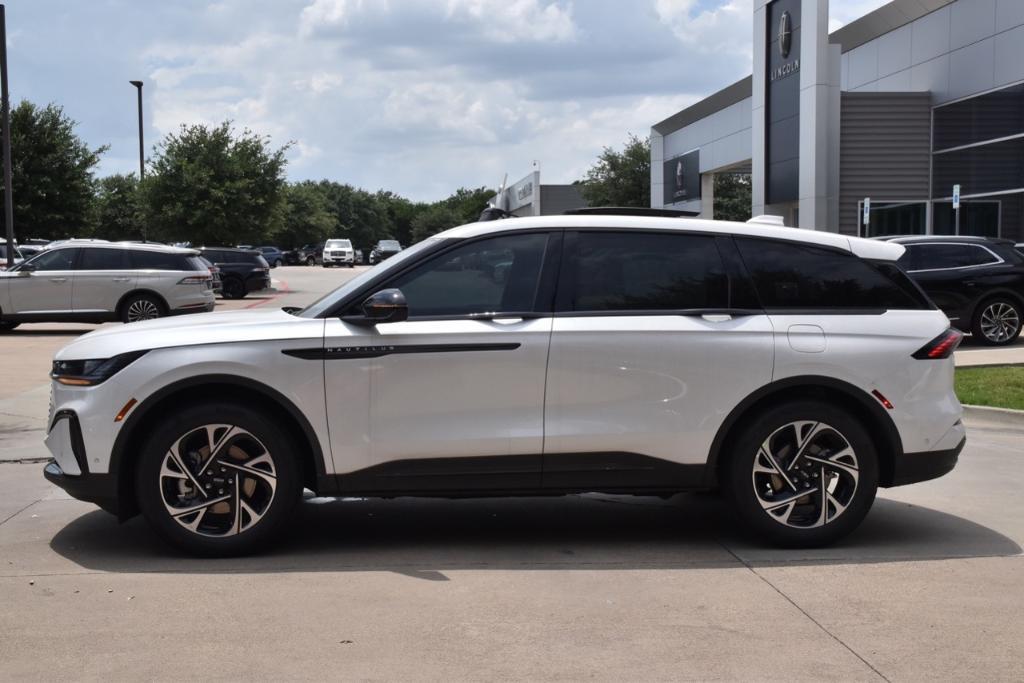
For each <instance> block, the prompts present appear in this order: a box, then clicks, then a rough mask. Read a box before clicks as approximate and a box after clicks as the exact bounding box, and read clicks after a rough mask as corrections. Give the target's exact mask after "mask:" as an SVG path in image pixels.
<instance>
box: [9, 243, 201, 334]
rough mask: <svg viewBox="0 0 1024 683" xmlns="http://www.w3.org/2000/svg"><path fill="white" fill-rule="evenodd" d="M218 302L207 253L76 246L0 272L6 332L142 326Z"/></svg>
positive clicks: (60, 247)
mask: <svg viewBox="0 0 1024 683" xmlns="http://www.w3.org/2000/svg"><path fill="white" fill-rule="evenodd" d="M215 303H216V301H215V300H214V293H213V273H212V272H211V271H210V266H209V264H208V263H206V262H204V261H203V260H202V259H201V258H199V252H198V251H194V250H192V249H179V248H176V247H168V246H164V245H162V244H135V243H130V242H104V241H102V240H83V241H76V240H69V241H66V242H61V243H60V244H59V245H58V246H54V247H50V248H47V249H46V250H44V251H41V252H39V253H38V254H37V255H36V256H34V257H32V258H30V259H28V260H27V261H24V262H23V263H20V264H18V265H17V266H14V267H13V268H12V269H11V270H8V271H0V331H7V330H11V329H14V328H15V327H17V326H18V325H20V324H21V323H25V322H91V323H100V322H105V321H108V320H121V321H122V322H126V323H128V322H137V321H139V320H149V319H151V318H160V317H163V316H165V315H180V314H183V313H201V312H204V311H212V310H213V307H214V304H215Z"/></svg>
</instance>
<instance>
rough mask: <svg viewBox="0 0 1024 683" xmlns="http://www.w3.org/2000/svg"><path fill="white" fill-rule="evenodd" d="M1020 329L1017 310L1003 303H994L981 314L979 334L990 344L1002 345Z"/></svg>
mask: <svg viewBox="0 0 1024 683" xmlns="http://www.w3.org/2000/svg"><path fill="white" fill-rule="evenodd" d="M1019 329H1020V315H1019V314H1018V313H1017V309H1016V308H1014V307H1013V306H1011V305H1010V304H1008V303H1006V302H1004V301H995V302H993V303H991V304H989V305H988V306H986V307H985V310H984V311H982V312H981V333H982V334H983V335H985V338H986V339H988V340H989V341H990V342H995V343H997V344H998V343H1002V342H1006V341H1009V340H1010V339H1013V338H1014V337H1015V336H1016V335H1017V332H1018V330H1019Z"/></svg>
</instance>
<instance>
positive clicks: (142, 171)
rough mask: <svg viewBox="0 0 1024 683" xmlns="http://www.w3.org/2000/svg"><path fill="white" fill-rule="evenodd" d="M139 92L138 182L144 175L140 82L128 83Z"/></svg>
mask: <svg viewBox="0 0 1024 683" xmlns="http://www.w3.org/2000/svg"><path fill="white" fill-rule="evenodd" d="M128 82H129V83H131V84H132V85H134V86H135V88H136V89H137V90H138V91H139V180H142V178H143V176H144V175H145V174H146V161H145V153H144V152H143V145H142V81H128Z"/></svg>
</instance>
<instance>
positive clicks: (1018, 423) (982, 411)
mask: <svg viewBox="0 0 1024 683" xmlns="http://www.w3.org/2000/svg"><path fill="white" fill-rule="evenodd" d="M964 417H965V418H966V419H968V420H984V421H986V422H995V423H997V424H1001V425H1007V426H1010V427H1024V410H1011V409H1009V408H992V407H989V406H969V405H965V406H964Z"/></svg>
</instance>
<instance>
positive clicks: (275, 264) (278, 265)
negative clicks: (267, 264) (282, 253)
mask: <svg viewBox="0 0 1024 683" xmlns="http://www.w3.org/2000/svg"><path fill="white" fill-rule="evenodd" d="M274 267H275V268H280V267H281V259H277V260H276V261H274Z"/></svg>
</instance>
